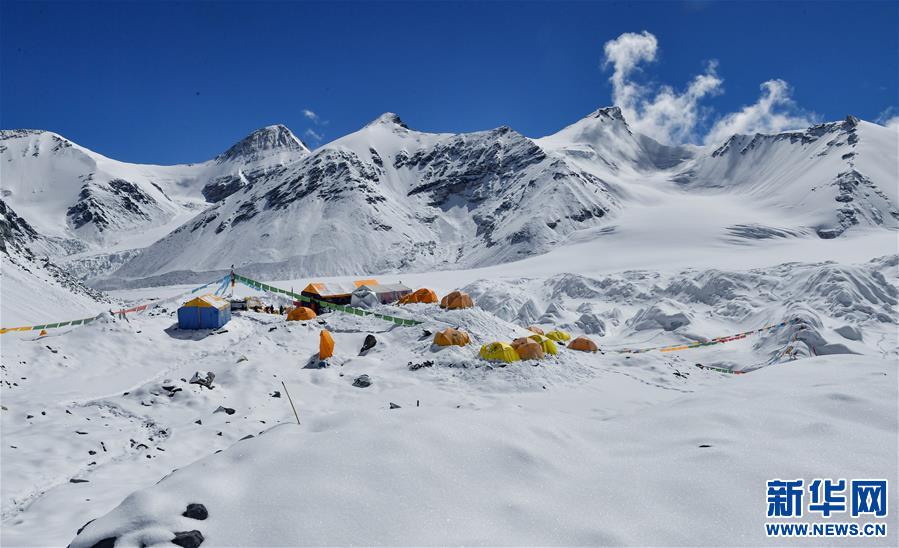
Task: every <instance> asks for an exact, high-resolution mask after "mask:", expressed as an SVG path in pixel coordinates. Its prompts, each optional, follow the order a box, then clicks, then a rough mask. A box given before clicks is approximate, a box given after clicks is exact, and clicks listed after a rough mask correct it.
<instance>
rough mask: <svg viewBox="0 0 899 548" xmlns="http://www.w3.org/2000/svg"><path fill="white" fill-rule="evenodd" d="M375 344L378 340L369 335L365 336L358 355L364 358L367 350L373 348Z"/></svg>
mask: <svg viewBox="0 0 899 548" xmlns="http://www.w3.org/2000/svg"><path fill="white" fill-rule="evenodd" d="M376 344H378V339H376V338H375V336H374V335H372V334H371V333H369V334H368V335H366V336H365V342H363V343H362V350H360V351H359V355H360V356H364V355H365V354H366V353H367V352H368V351H369V350H371V349H372V348H374V347H375V345H376Z"/></svg>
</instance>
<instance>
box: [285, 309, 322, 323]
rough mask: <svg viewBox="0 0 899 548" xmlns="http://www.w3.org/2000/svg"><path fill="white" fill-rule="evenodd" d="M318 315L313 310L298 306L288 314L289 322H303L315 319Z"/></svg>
mask: <svg viewBox="0 0 899 548" xmlns="http://www.w3.org/2000/svg"><path fill="white" fill-rule="evenodd" d="M317 315H318V314H316V313H315V311H314V310H312V309H311V308H306V307H305V306H298V307H296V308H294V309H293V310H291V311H290V312H288V313H287V321H289V322H301V321H304V320H311V319H314V318H315V317H316V316H317Z"/></svg>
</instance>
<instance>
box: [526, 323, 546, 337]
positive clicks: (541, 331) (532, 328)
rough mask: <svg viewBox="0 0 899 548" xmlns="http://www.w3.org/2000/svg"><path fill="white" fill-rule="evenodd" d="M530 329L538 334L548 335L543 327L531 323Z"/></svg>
mask: <svg viewBox="0 0 899 548" xmlns="http://www.w3.org/2000/svg"><path fill="white" fill-rule="evenodd" d="M528 331H530V332H531V333H536V334H538V335H546V333H544V332H543V329H541V328H539V327H537V326H536V325H529V326H528Z"/></svg>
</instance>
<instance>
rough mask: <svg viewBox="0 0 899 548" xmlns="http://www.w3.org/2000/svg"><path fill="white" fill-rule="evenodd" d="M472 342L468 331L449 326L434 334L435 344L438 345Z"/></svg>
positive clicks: (456, 344) (458, 344) (457, 344)
mask: <svg viewBox="0 0 899 548" xmlns="http://www.w3.org/2000/svg"><path fill="white" fill-rule="evenodd" d="M469 342H471V340H470V339H469V338H468V333H466V332H464V331H459V330H457V329H453V328H452V327H447V328H446V329H444V330H443V331H440V332H438V333H437V334H436V335H434V344H436V345H437V346H465V345H466V344H468V343H469Z"/></svg>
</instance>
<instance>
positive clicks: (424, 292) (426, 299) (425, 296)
mask: <svg viewBox="0 0 899 548" xmlns="http://www.w3.org/2000/svg"><path fill="white" fill-rule="evenodd" d="M436 302H437V294H436V293H434V290H433V289H428V288H427V287H422V288H421V289H416V290H415V291H413V292H412V293H409V294H408V295H403V296H402V297H400V302H399V304H410V303H426V304H427V303H436Z"/></svg>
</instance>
